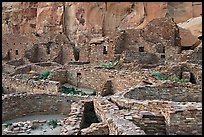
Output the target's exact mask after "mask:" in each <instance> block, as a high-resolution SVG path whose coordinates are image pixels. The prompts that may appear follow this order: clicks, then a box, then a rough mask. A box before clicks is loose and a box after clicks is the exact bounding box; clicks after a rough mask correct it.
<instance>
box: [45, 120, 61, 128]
mask: <svg viewBox="0 0 204 137" xmlns="http://www.w3.org/2000/svg"><path fill="white" fill-rule="evenodd" d="M58 122H60V121H59V120H57V119H55V120H54V119H51V120H49V121H48V122H47V124H48V125H49V126H52V127H53V128H56V127H57V125H58V124H57V123H58Z"/></svg>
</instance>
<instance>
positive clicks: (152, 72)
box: [150, 70, 188, 83]
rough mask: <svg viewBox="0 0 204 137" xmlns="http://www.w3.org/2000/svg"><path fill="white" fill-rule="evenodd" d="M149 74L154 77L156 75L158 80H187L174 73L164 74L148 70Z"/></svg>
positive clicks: (183, 81)
mask: <svg viewBox="0 0 204 137" xmlns="http://www.w3.org/2000/svg"><path fill="white" fill-rule="evenodd" d="M150 74H152V75H153V76H154V77H156V78H157V79H159V80H170V81H174V82H181V83H185V82H188V80H186V79H179V78H178V77H177V76H176V75H175V74H173V75H171V76H165V75H163V74H161V73H160V72H159V71H154V70H153V71H150Z"/></svg>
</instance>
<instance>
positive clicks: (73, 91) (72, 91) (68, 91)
mask: <svg viewBox="0 0 204 137" xmlns="http://www.w3.org/2000/svg"><path fill="white" fill-rule="evenodd" d="M61 88H62V92H63V93H66V94H79V93H81V92H82V91H80V90H77V89H75V88H67V87H64V86H62V87H61Z"/></svg>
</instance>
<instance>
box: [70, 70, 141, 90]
mask: <svg viewBox="0 0 204 137" xmlns="http://www.w3.org/2000/svg"><path fill="white" fill-rule="evenodd" d="M67 70H68V73H69V75H68V77H69V83H71V84H73V85H77V84H76V81H77V73H81V79H80V80H78V85H79V86H81V87H89V88H92V89H95V90H96V91H101V90H102V89H103V88H104V84H105V83H106V82H107V81H109V80H110V81H111V82H112V90H113V91H114V93H115V92H120V91H123V90H124V89H128V88H130V87H132V86H134V85H137V84H139V83H140V82H141V76H140V72H130V71H126V70H123V71H118V70H116V69H104V68H102V69H99V68H94V66H91V67H90V66H84V67H83V66H73V67H69V68H67Z"/></svg>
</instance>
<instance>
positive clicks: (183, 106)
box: [111, 94, 202, 135]
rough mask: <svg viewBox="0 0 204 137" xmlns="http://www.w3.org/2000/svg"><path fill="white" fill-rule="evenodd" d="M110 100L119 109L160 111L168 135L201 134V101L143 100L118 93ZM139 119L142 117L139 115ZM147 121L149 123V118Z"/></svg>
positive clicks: (139, 123)
mask: <svg viewBox="0 0 204 137" xmlns="http://www.w3.org/2000/svg"><path fill="white" fill-rule="evenodd" d="M111 100H112V102H114V103H116V104H117V105H118V106H119V107H120V108H121V109H128V110H131V111H133V110H137V111H140V112H141V111H147V112H151V113H152V112H155V113H161V114H162V115H163V116H164V117H165V123H166V134H168V135H182V134H183V135H184V134H185V135H187V134H190V135H201V134H202V103H201V102H172V101H162V100H144V101H143V100H134V99H129V98H124V97H123V96H122V95H119V94H118V95H117V94H115V95H113V96H111ZM137 118H138V117H137ZM133 119H134V118H133ZM140 119H142V117H140ZM134 121H135V119H134ZM136 121H138V120H136ZM139 121H140V122H138V126H139V125H141V124H142V122H141V121H143V120H139ZM143 122H144V121H143ZM148 122H150V123H151V120H150V121H148ZM154 122H155V121H154ZM154 122H153V123H154ZM157 122H158V121H157ZM154 125H155V123H154ZM154 128H155V126H154ZM159 128H160V127H159ZM141 129H143V130H144V128H142V125H141ZM148 132H149V131H148ZM148 132H147V133H148ZM145 133H146V132H145Z"/></svg>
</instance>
